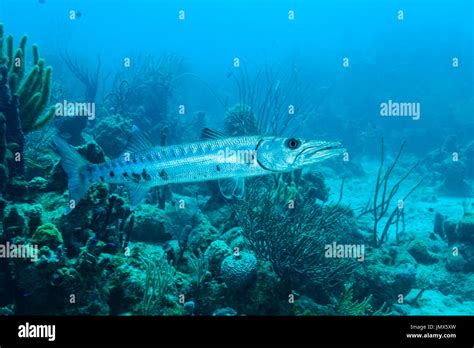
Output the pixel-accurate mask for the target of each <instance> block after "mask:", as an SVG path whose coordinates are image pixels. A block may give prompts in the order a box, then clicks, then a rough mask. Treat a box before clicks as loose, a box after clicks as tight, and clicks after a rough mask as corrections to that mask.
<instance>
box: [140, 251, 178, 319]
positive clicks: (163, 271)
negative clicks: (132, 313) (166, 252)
mask: <svg viewBox="0 0 474 348" xmlns="http://www.w3.org/2000/svg"><path fill="white" fill-rule="evenodd" d="M142 262H143V264H144V265H145V271H146V278H145V289H144V293H143V302H142V313H143V314H144V315H150V314H152V313H153V310H154V309H155V308H156V305H157V304H158V303H159V302H160V301H161V300H163V298H164V297H165V295H166V294H168V291H169V290H170V289H171V287H172V286H173V284H174V276H175V274H176V271H175V269H174V268H173V267H172V266H171V265H170V264H169V263H168V261H167V260H166V257H164V256H163V257H157V256H156V255H145V256H143V257H142Z"/></svg>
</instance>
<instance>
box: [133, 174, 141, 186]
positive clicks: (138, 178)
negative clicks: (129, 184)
mask: <svg viewBox="0 0 474 348" xmlns="http://www.w3.org/2000/svg"><path fill="white" fill-rule="evenodd" d="M140 178H141V176H140V174H137V173H132V181H133V182H134V183H136V184H138V183H139V182H140Z"/></svg>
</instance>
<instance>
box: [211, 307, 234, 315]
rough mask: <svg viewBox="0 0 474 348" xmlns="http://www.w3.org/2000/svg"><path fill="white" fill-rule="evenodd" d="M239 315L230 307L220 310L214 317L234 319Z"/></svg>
mask: <svg viewBox="0 0 474 348" xmlns="http://www.w3.org/2000/svg"><path fill="white" fill-rule="evenodd" d="M236 315H237V311H236V310H235V309H233V308H230V307H225V308H219V309H216V310H215V311H214V313H212V316H214V317H233V316H236Z"/></svg>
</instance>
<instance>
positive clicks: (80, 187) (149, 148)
mask: <svg viewBox="0 0 474 348" xmlns="http://www.w3.org/2000/svg"><path fill="white" fill-rule="evenodd" d="M54 144H55V147H56V149H57V151H58V152H59V154H60V156H61V165H62V167H63V169H64V171H65V172H66V174H67V176H68V188H69V193H70V197H71V200H72V201H73V202H79V200H80V199H81V198H83V197H84V195H85V194H86V192H87V190H88V189H89V187H90V186H91V185H94V184H96V183H100V182H105V183H111V184H123V185H125V186H126V187H127V190H128V193H129V197H130V202H131V205H132V207H135V206H136V205H137V204H139V203H140V202H141V201H142V200H143V198H144V197H145V195H146V193H147V192H148V190H149V189H150V188H151V187H154V186H162V185H167V184H172V183H191V182H199V181H208V180H219V186H220V189H221V192H222V194H223V195H224V196H225V197H226V198H232V197H242V196H243V194H244V179H245V178H246V177H252V176H259V175H266V174H272V173H279V172H289V171H293V170H295V169H299V168H302V167H305V166H308V165H311V164H314V163H317V162H320V161H322V160H325V159H327V158H330V157H333V156H336V155H339V154H342V153H343V152H344V151H345V149H344V147H343V145H342V144H341V143H339V142H326V141H317V140H304V139H298V138H284V137H271V136H239V137H227V136H226V135H224V134H222V133H220V132H217V131H215V130H211V129H207V128H206V129H204V130H203V141H200V142H195V143H188V144H181V145H172V146H158V147H157V146H153V144H152V143H151V142H150V141H149V140H148V138H146V137H145V136H144V135H143V134H142V133H141V132H140V131H139V130H138V129H137V128H136V127H134V129H133V131H132V135H131V142H130V145H129V148H128V149H127V150H126V151H125V152H124V154H123V155H122V156H121V157H119V158H117V159H115V160H111V161H107V162H104V163H100V164H92V163H90V162H88V161H86V160H85V159H84V158H83V157H82V156H81V155H80V154H79V153H78V152H77V151H76V150H75V149H74V148H73V147H72V146H70V145H69V144H68V143H66V141H64V140H63V139H61V138H59V137H55V139H54Z"/></svg>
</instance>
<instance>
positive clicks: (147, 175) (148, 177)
mask: <svg viewBox="0 0 474 348" xmlns="http://www.w3.org/2000/svg"><path fill="white" fill-rule="evenodd" d="M142 178H143V180H145V181H150V180H151V175H150V174H148V173H147V172H146V170H145V168H143V171H142Z"/></svg>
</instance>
